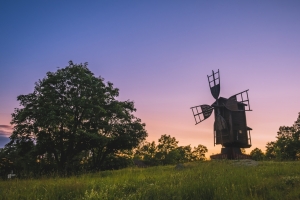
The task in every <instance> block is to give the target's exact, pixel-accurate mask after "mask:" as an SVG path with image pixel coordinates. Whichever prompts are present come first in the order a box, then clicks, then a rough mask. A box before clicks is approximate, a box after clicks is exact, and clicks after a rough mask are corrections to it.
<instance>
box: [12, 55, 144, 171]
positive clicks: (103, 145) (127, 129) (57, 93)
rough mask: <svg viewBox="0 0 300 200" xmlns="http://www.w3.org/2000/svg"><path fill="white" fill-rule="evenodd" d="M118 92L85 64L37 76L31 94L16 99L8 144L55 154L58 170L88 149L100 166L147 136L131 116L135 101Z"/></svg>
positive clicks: (93, 165)
mask: <svg viewBox="0 0 300 200" xmlns="http://www.w3.org/2000/svg"><path fill="white" fill-rule="evenodd" d="M118 95H119V90H118V89H117V88H114V87H113V84H112V83H110V82H108V83H107V84H105V83H104V79H103V78H101V77H95V76H94V74H93V73H92V72H91V71H90V70H89V69H88V67H87V63H84V64H74V63H73V62H72V61H70V62H69V66H67V67H65V68H62V69H58V70H57V71H56V72H48V73H47V74H46V77H45V78H43V79H42V80H38V82H36V83H35V88H34V91H33V92H32V93H30V94H27V95H20V96H18V97H17V99H18V101H19V102H20V105H21V106H22V107H21V108H16V109H15V111H14V113H13V114H12V122H11V124H13V125H14V130H13V133H12V135H11V137H10V139H11V141H10V142H9V144H8V146H13V145H21V144H24V145H25V144H34V148H35V150H34V151H35V152H36V154H37V155H39V156H43V155H48V157H52V158H53V161H54V162H55V164H56V166H57V169H58V170H59V171H65V170H67V169H72V168H73V167H74V165H78V164H79V163H78V162H81V158H78V156H79V155H80V154H82V152H88V154H89V156H90V159H89V162H90V163H91V165H90V167H91V168H93V169H100V168H101V165H102V164H103V163H104V162H107V160H105V159H106V158H107V157H113V156H114V154H115V153H116V152H118V151H119V150H129V149H132V148H134V147H137V146H138V145H139V143H140V142H141V141H143V140H144V139H145V138H146V136H147V133H146V131H145V124H143V123H141V120H140V119H138V118H136V117H135V116H134V115H133V114H132V113H133V112H134V111H135V110H136V109H135V108H134V103H133V102H132V101H129V100H127V101H118V100H116V97H117V96H118ZM22 148H23V147H22ZM24 148H25V147H24ZM30 148H33V147H32V146H31V147H30Z"/></svg>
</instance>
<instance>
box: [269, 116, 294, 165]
mask: <svg viewBox="0 0 300 200" xmlns="http://www.w3.org/2000/svg"><path fill="white" fill-rule="evenodd" d="M276 138H277V140H276V141H275V142H269V143H267V146H266V149H267V150H266V157H267V158H270V159H272V158H276V159H278V160H297V159H299V158H300V113H299V115H298V118H297V120H296V121H295V123H294V124H293V126H290V127H289V126H281V127H279V131H278V132H277V137H276Z"/></svg>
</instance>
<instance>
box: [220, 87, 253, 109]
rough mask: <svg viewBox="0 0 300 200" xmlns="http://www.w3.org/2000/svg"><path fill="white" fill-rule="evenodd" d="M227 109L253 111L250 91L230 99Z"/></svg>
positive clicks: (227, 102) (226, 105)
mask: <svg viewBox="0 0 300 200" xmlns="http://www.w3.org/2000/svg"><path fill="white" fill-rule="evenodd" d="M225 107H226V108H227V109H228V110H231V111H251V109H250V101H249V97H248V90H245V91H243V92H240V93H237V94H235V95H233V96H231V97H229V98H228V99H227V101H226V104H225Z"/></svg>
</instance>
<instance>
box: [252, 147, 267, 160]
mask: <svg viewBox="0 0 300 200" xmlns="http://www.w3.org/2000/svg"><path fill="white" fill-rule="evenodd" d="M250 156H251V158H252V159H253V160H263V159H264V157H265V155H264V153H263V152H262V150H261V149H259V148H255V149H253V150H252V151H251V152H250Z"/></svg>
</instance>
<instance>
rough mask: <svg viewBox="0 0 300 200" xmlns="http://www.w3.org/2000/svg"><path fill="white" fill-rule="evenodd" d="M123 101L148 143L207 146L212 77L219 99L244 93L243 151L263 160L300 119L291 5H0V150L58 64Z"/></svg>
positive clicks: (298, 13) (297, 9)
mask: <svg viewBox="0 0 300 200" xmlns="http://www.w3.org/2000/svg"><path fill="white" fill-rule="evenodd" d="M69 60H73V62H74V63H84V62H88V63H89V68H90V70H91V71H92V72H93V73H94V74H95V75H96V76H102V77H103V78H104V79H105V80H106V81H110V82H113V83H114V85H115V87H117V88H119V89H120V97H119V99H120V100H127V99H130V100H133V101H134V102H135V106H136V108H137V112H136V114H135V115H136V116H137V117H139V118H141V119H142V121H143V122H144V123H146V129H147V131H148V134H149V137H148V141H153V140H155V141H156V142H157V140H158V138H159V137H160V136H161V135H162V134H168V135H171V136H173V137H175V138H176V139H177V140H178V141H179V145H188V144H191V146H192V147H193V146H197V145H198V144H203V145H205V146H207V147H208V149H209V153H208V154H207V157H208V156H209V155H211V154H212V153H218V152H220V149H221V146H220V145H218V146H215V147H214V145H213V121H214V119H213V117H211V118H209V119H207V120H206V121H204V122H202V123H201V124H198V125H196V126H195V125H194V124H195V121H194V118H193V115H192V111H191V110H190V107H192V106H196V105H199V104H212V103H213V101H214V99H213V97H212V96H211V94H210V90H209V87H208V83H207V75H209V74H211V70H217V69H220V75H221V94H220V96H222V97H226V98H228V97H229V96H231V95H233V94H236V93H238V92H241V91H243V90H245V89H249V97H250V105H251V109H252V110H253V111H252V112H247V122H248V126H249V127H251V128H252V129H253V131H252V132H251V135H252V144H253V146H252V148H250V149H247V152H248V153H249V152H250V151H251V149H253V148H255V147H258V148H261V149H262V150H265V145H266V143H267V142H269V141H272V140H275V137H276V133H277V131H278V128H279V126H282V125H287V126H290V125H292V124H293V123H294V121H295V120H296V119H297V116H298V112H300V103H299V101H300V90H299V85H300V84H299V76H300V1H289V0H287V1H275V0H271V1H267V0H264V1H256V0H253V1H246V0H245V1H204V0H203V1H176V0H172V1H168V0H162V1H161V0H160V1H155V0H151V1H144V0H139V1H132V0H128V1H117V0H112V1H108V0H102V1H91V0H90V1H43V0H42V1H40V0H39V1H30V0H26V1H23V0H22V1H21V0H20V1H4V0H2V1H0V148H1V147H3V146H4V144H6V143H7V142H8V139H7V137H9V135H10V132H11V128H10V127H9V126H8V125H10V121H11V113H12V112H13V110H14V108H16V107H18V106H19V104H18V102H17V100H16V97H17V96H18V95H20V94H28V93H30V92H32V91H33V88H34V82H36V81H37V80H38V79H41V78H43V77H44V76H45V75H46V72H48V71H56V70H57V67H60V68H62V67H65V66H67V65H68V61H69Z"/></svg>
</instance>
